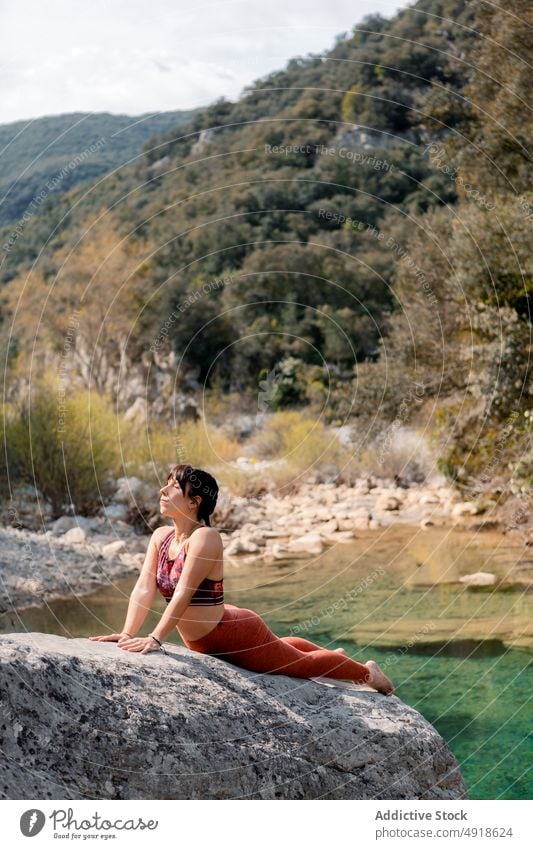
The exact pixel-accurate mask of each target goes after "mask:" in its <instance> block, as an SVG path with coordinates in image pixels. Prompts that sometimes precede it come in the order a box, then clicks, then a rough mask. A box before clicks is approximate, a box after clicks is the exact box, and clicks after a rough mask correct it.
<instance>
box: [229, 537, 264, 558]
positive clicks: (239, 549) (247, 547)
mask: <svg viewBox="0 0 533 849" xmlns="http://www.w3.org/2000/svg"><path fill="white" fill-rule="evenodd" d="M258 551H259V546H258V545H257V543H255V542H254V541H253V540H251V539H248V538H247V537H235V538H234V539H232V540H231V542H229V543H228V545H227V547H226V548H225V549H224V554H225V556H227V557H235V556H236V555H238V554H256V553H257V552H258Z"/></svg>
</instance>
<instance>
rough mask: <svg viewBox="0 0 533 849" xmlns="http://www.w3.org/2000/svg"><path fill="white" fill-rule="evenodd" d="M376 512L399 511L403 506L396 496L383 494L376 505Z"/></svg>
mask: <svg viewBox="0 0 533 849" xmlns="http://www.w3.org/2000/svg"><path fill="white" fill-rule="evenodd" d="M374 506H375V509H376V510H399V509H400V507H401V506H402V502H401V501H400V499H399V498H397V497H396V496H395V495H387V493H385V492H384V493H382V494H381V495H380V496H379V497H378V499H377V501H376V503H375V505H374Z"/></svg>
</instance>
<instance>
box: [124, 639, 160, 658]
mask: <svg viewBox="0 0 533 849" xmlns="http://www.w3.org/2000/svg"><path fill="white" fill-rule="evenodd" d="M119 647H120V648H121V649H124V651H139V652H140V653H141V654H148V652H150V651H160V650H161V647H160V646H159V645H158V644H157V643H156V641H155V640H153V639H152V637H132V638H131V639H129V640H123V641H122V642H120V643H119Z"/></svg>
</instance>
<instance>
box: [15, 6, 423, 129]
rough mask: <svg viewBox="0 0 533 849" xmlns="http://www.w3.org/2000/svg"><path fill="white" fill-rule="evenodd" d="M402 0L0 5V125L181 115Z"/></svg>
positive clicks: (328, 43) (232, 94) (329, 42)
mask: <svg viewBox="0 0 533 849" xmlns="http://www.w3.org/2000/svg"><path fill="white" fill-rule="evenodd" d="M407 5H408V2H407V0H328V2H324V0H269V2H265V0H213V2H206V0H197V2H191V0H46V2H43V0H24V2H22V3H21V2H20V0H0V32H1V33H2V36H3V38H2V43H3V48H2V63H1V65H0V90H1V91H2V98H1V99H0V123H2V124H5V123H9V122H11V121H19V120H25V119H29V118H38V117H42V116H44V115H60V114H64V113H68V112H111V113H114V114H124V113H125V114H128V115H141V114H144V113H146V112H160V111H161V112H163V111H168V110H175V109H189V108H192V107H196V106H204V105H207V104H208V103H212V102H213V101H214V100H216V99H217V98H219V97H226V98H227V99H229V100H235V99H237V98H238V96H239V94H240V93H241V92H242V90H243V88H244V87H245V86H246V85H249V84H250V83H252V82H253V81H254V80H256V79H258V78H259V77H262V76H264V75H265V74H267V73H269V72H270V71H273V70H276V69H279V68H282V67H283V66H284V65H285V64H286V62H287V61H288V60H289V59H290V58H292V57H294V56H304V55H306V54H307V53H322V52H324V51H325V50H328V49H329V48H331V47H332V46H333V44H334V40H335V36H337V35H339V34H340V33H343V32H348V33H349V32H351V31H352V29H353V27H354V26H355V25H356V24H358V23H360V21H361V20H362V18H363V17H364V16H365V15H367V14H370V13H374V12H380V13H381V14H382V15H384V16H385V17H391V16H392V15H394V13H395V12H396V11H397V10H398V9H400V8H403V7H405V6H407Z"/></svg>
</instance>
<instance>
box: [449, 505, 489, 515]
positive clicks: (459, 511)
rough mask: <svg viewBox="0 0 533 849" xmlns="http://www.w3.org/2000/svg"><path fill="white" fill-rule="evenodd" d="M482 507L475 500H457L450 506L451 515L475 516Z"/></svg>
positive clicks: (481, 510) (480, 511)
mask: <svg viewBox="0 0 533 849" xmlns="http://www.w3.org/2000/svg"><path fill="white" fill-rule="evenodd" d="M482 512H483V508H482V506H481V505H480V504H478V503H476V502H475V501H459V502H458V503H457V504H455V505H454V506H453V507H452V516H459V517H460V516H477V515H478V513H482Z"/></svg>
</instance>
